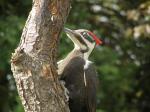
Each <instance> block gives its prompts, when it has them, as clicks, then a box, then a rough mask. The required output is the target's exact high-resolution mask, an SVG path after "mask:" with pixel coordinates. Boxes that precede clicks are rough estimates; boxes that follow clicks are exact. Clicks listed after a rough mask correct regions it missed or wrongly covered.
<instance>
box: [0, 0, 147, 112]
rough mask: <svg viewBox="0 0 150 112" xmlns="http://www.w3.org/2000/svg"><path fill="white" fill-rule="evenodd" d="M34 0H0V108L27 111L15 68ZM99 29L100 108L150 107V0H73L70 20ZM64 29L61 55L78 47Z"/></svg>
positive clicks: (129, 111)
mask: <svg viewBox="0 0 150 112" xmlns="http://www.w3.org/2000/svg"><path fill="white" fill-rule="evenodd" d="M31 4H32V3H31V0H0V112H24V111H23V108H22V105H21V103H20V99H19V97H18V94H17V91H16V86H15V82H14V78H13V76H12V72H11V70H10V62H9V61H10V57H11V53H12V52H13V51H14V49H15V48H16V46H17V43H18V42H19V39H20V36H21V32H22V29H23V27H24V24H25V20H26V18H27V16H28V13H29V11H30V10H31ZM65 26H67V27H69V28H72V29H79V28H85V29H89V30H91V31H93V32H94V33H96V34H97V35H99V36H100V37H101V38H102V39H103V41H104V45H103V46H101V47H99V48H97V49H95V51H94V52H93V54H92V55H91V60H92V61H94V63H95V65H96V68H97V71H98V74H99V80H100V85H99V91H98V94H97V105H98V106H97V112H150V1H149V0H73V1H72V10H71V12H70V15H69V17H68V21H67V23H66V25H65ZM65 36H66V35H65V34H64V33H62V35H61V37H62V38H61V40H60V48H59V57H58V58H59V59H60V58H62V57H65V56H66V55H67V53H68V52H69V51H70V50H71V49H72V47H73V46H72V43H71V41H70V40H69V39H68V38H65Z"/></svg>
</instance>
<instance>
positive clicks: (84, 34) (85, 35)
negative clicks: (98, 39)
mask: <svg viewBox="0 0 150 112" xmlns="http://www.w3.org/2000/svg"><path fill="white" fill-rule="evenodd" d="M82 35H83V37H84V38H85V39H86V40H88V41H89V42H92V43H93V42H94V40H93V38H92V37H91V36H90V35H89V34H88V33H87V32H82Z"/></svg>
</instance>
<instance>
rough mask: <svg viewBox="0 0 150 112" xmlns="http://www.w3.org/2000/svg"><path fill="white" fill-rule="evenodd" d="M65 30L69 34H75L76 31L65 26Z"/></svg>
mask: <svg viewBox="0 0 150 112" xmlns="http://www.w3.org/2000/svg"><path fill="white" fill-rule="evenodd" d="M64 31H65V32H66V33H67V34H69V35H74V32H73V31H72V30H71V29H69V28H64Z"/></svg>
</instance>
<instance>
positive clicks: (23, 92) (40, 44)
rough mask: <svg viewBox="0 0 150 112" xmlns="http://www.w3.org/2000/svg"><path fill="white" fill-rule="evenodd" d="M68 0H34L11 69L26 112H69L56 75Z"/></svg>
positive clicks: (68, 5) (68, 8)
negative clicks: (60, 38)
mask: <svg viewBox="0 0 150 112" xmlns="http://www.w3.org/2000/svg"><path fill="white" fill-rule="evenodd" d="M69 10H70V0H34V1H33V6H32V10H31V12H30V14H29V16H28V19H27V21H26V24H25V27H24V30H23V33H22V36H21V40H20V44H19V45H18V47H17V49H16V50H15V53H13V54H12V58H11V68H12V72H13V75H14V78H15V81H16V85H17V89H18V93H19V96H20V98H21V101H22V104H23V106H24V110H25V112H69V108H68V104H67V100H68V99H67V95H66V91H65V87H64V86H63V84H62V83H60V81H59V79H58V75H57V64H56V58H57V48H58V43H59V34H60V32H61V30H62V28H63V25H64V23H65V21H66V18H67V15H68V13H69Z"/></svg>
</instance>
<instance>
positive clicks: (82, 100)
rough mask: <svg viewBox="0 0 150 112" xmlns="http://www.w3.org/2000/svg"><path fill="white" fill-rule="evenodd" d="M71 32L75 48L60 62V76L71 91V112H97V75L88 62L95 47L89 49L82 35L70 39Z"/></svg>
mask: <svg viewBox="0 0 150 112" xmlns="http://www.w3.org/2000/svg"><path fill="white" fill-rule="evenodd" d="M69 31H70V30H69V29H67V31H66V33H67V34H68V36H69V38H70V39H71V40H72V41H73V42H74V45H75V47H74V49H73V50H72V51H71V52H70V53H69V54H68V56H67V57H66V58H65V59H63V60H61V61H60V62H58V74H59V75H61V79H62V80H64V81H65V86H66V88H67V89H68V91H69V108H70V112H96V86H97V74H96V71H95V69H94V67H93V65H92V62H90V61H89V60H88V57H89V55H90V53H91V51H92V50H93V48H94V46H95V45H94V46H92V49H90V48H88V45H87V43H86V42H84V40H83V39H82V38H81V37H80V35H77V36H79V37H75V36H74V37H73V36H72V37H70V35H71V34H70V32H69ZM71 31H72V30H71ZM71 33H72V32H71ZM75 35H76V34H75Z"/></svg>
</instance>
